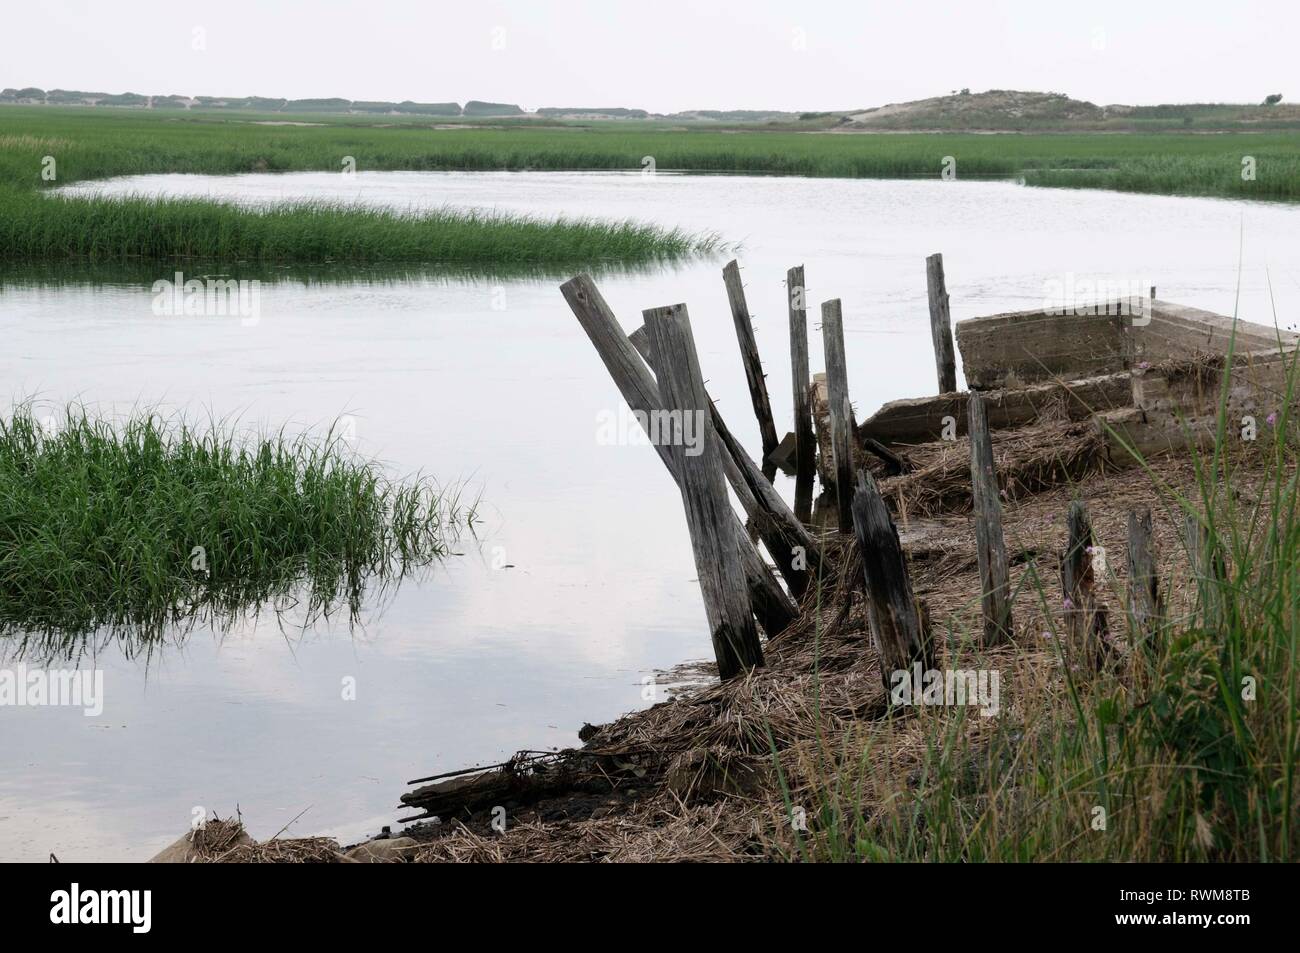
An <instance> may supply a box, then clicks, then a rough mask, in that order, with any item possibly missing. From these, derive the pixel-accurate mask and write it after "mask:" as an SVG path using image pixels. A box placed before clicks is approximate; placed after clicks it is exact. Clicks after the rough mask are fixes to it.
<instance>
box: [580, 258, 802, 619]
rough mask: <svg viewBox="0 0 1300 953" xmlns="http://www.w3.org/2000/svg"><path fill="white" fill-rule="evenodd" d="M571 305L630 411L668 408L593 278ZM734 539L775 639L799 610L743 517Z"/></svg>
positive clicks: (671, 467) (585, 280)
mask: <svg viewBox="0 0 1300 953" xmlns="http://www.w3.org/2000/svg"><path fill="white" fill-rule="evenodd" d="M560 290H561V292H562V293H563V294H564V299H565V301H567V302H568V304H569V308H570V309H571V310H572V311H573V314H574V316H575V317H576V318H577V319H578V323H579V324H580V325H582V329H583V330H584V331H585V332H586V333H587V337H588V338H590V339H591V343H592V345H593V346H594V347H595V348H596V353H597V354H598V355H599V356H600V359H601V361H602V362H603V363H604V365H605V369H606V370H608V371H609V375H610V377H611V378H613V380H614V383H615V384H616V385H617V386H618V389H619V392H620V393H621V394H622V395H623V399H624V401H626V402H627V405H628V407H629V409H631V410H632V411H633V413H636V414H638V415H639V419H641V421H642V423H643V424H644V423H645V420H646V418H647V417H648V416H649V414H650V413H651V412H652V411H661V410H662V409H663V403H662V398H661V396H660V393H659V385H658V384H657V383H656V382H655V379H654V377H652V376H651V374H650V371H649V369H648V368H647V367H646V365H645V361H643V360H642V359H641V357H640V355H638V354H637V352H636V349H635V348H633V346H632V344H631V343H630V342H629V341H628V339H627V336H626V335H625V334H624V333H623V329H622V327H621V326H620V325H619V322H618V319H617V318H616V317H615V316H614V312H613V311H611V310H610V307H609V305H608V304H606V302H605V299H604V297H602V296H601V293H600V291H599V290H598V289H597V288H596V284H595V282H593V281H592V280H591V278H590V277H589V276H588V275H578V276H577V277H575V278H572V279H570V280H569V281H567V282H565V283H564V284H563V285H561V286H560ZM655 451H656V452H657V453H658V454H659V458H660V459H661V460H662V461H663V462H664V466H666V467H667V468H668V472H669V474H671V475H672V478H673V480H674V481H678V482H680V481H679V476H678V471H677V466H676V463H675V462H674V460H673V457H672V455H671V454H670V453H668V448H667V447H662V446H659V445H657V444H656V445H655ZM731 522H732V527H731V533H732V537H733V538H734V539H735V540H736V546H737V548H738V549H739V551H740V553H741V558H742V560H743V562H744V567H745V578H746V579H747V580H748V583H749V597H750V602H751V603H752V605H753V608H754V614H755V615H756V616H757V617H758V623H759V625H761V626H762V627H763V631H764V632H766V633H767V634H768V636H769V637H771V636H775V635H777V634H778V633H780V632H781V631H783V630H784V629H785V628H786V627H787V626H788V625H789V624H790V623H791V622H793V621H794V620H795V619H796V618H797V617H798V615H799V609H798V607H797V606H795V604H794V602H793V601H792V600H791V599H790V596H789V595H788V594H787V593H786V591H785V590H784V589H782V588H781V584H780V582H778V581H777V579H776V577H775V576H773V575H772V571H771V570H770V569H769V568H768V566H767V564H766V563H765V562H764V561H763V559H762V557H761V556H759V554H758V551H757V550H756V549H754V547H753V545H751V544H750V542H749V537H748V536H747V535H746V533H745V528H744V527H743V526H742V525H741V523H740V520H739V518H737V517H736V516H735V514H734V512H733V514H732V520H731Z"/></svg>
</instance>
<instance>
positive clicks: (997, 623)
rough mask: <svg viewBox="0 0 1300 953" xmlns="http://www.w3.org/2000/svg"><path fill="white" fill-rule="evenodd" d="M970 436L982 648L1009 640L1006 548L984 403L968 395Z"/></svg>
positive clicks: (1009, 607) (1009, 621)
mask: <svg viewBox="0 0 1300 953" xmlns="http://www.w3.org/2000/svg"><path fill="white" fill-rule="evenodd" d="M967 409H968V415H969V422H968V429H969V434H970V480H971V499H972V504H973V508H974V515H975V555H976V558H977V561H978V562H979V571H980V590H981V593H982V596H981V598H982V601H983V610H984V640H983V644H984V645H986V646H988V645H997V644H998V643H1000V642H1005V641H1007V640H1009V639H1010V638H1011V635H1012V632H1011V585H1010V582H1009V578H1008V574H1007V545H1006V541H1005V540H1004V539H1003V536H1002V500H1001V498H1000V496H999V494H998V476H997V472H996V471H995V470H994V469H993V444H992V442H991V441H990V440H989V420H988V415H987V414H986V413H985V411H984V401H983V399H982V398H981V397H980V395H979V394H978V393H977V392H976V391H971V393H970V399H969V400H968V401H967Z"/></svg>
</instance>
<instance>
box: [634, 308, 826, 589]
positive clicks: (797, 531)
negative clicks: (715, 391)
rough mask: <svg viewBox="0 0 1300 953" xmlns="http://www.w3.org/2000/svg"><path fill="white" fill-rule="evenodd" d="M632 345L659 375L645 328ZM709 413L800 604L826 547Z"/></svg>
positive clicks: (735, 478) (734, 476)
mask: <svg viewBox="0 0 1300 953" xmlns="http://www.w3.org/2000/svg"><path fill="white" fill-rule="evenodd" d="M627 339H628V340H629V341H630V342H632V346H633V347H634V348H636V350H637V353H638V354H640V355H641V357H642V358H643V359H644V360H645V362H646V364H648V365H649V366H650V370H651V371H654V370H655V361H654V357H653V355H652V353H651V348H650V336H649V334H648V333H647V331H646V329H645V325H642V326H641V327H639V328H637V329H636V330H635V331H633V332H632V333H631V334H629V335H628V336H627ZM656 373H657V372H656ZM709 409H710V412H711V413H710V417H711V419H712V421H713V429H714V430H716V431H717V433H718V436H719V437H720V438H721V439H722V445H723V447H724V448H726V450H727V456H725V457H724V459H723V464H724V469H725V472H726V474H727V480H728V482H730V483H731V488H732V489H733V490H735V492H736V498H737V499H738V500H740V505H741V507H742V508H743V509H744V511H745V515H746V516H747V517H749V519H750V520H752V521H753V524H754V526H755V527H756V528H757V530H758V533H759V535H760V536H761V537H762V540H763V543H764V544H765V545H766V546H767V550H768V552H769V553H771V554H772V558H773V559H774V560H775V561H776V565H777V569H778V570H779V571H780V572H781V575H782V576H784V577H785V581H786V584H787V585H789V587H790V592H791V593H793V594H794V596H795V598H796V599H798V598H801V597H802V596H803V594H804V592H805V591H807V589H808V585H809V583H810V582H811V581H812V579H813V578H815V577H817V576H820V575H821V573H822V569H823V566H822V554H821V545H820V544H819V543H818V542H817V540H816V539H814V538H813V535H812V534H811V533H810V532H808V528H807V527H806V526H804V525H803V523H801V522H799V520H797V519H796V518H795V515H794V513H792V512H791V511H790V507H789V506H788V505H787V504H786V502H785V500H784V499H782V498H781V494H779V493H777V492H776V489H775V488H774V487H773V486H772V484H771V483H770V482H769V481H768V479H767V476H766V475H765V474H764V473H763V471H762V470H760V469H759V468H758V465H757V464H756V463H754V461H753V459H752V458H751V457H750V456H749V454H748V453H746V452H745V448H744V447H742V446H741V445H740V441H738V440H737V439H736V438H735V437H734V436H733V435H732V433H731V429H730V428H729V427H728V426H727V423H726V421H725V420H723V419H722V414H721V412H720V411H719V410H718V405H717V404H715V403H713V401H712V400H710V401H709Z"/></svg>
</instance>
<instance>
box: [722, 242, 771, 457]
mask: <svg viewBox="0 0 1300 953" xmlns="http://www.w3.org/2000/svg"><path fill="white" fill-rule="evenodd" d="M722 281H723V284H725V285H726V286H727V302H728V303H729V304H730V305H731V320H732V321H733V322H734V323H735V325H736V339H737V340H738V341H739V342H740V359H741V362H742V363H743V364H744V365H745V381H746V383H748V384H749V399H750V402H751V403H753V405H754V416H755V417H757V418H758V433H759V437H760V438H761V439H762V441H763V456H762V457H760V459H762V460H766V459H767V457H768V454H770V453H771V452H772V451H773V450H775V449H776V445H777V442H778V438H777V436H776V423H775V422H774V421H773V420H772V402H771V401H770V400H769V399H768V396H767V379H766V378H765V377H764V375H763V362H762V361H761V360H760V359H759V356H758V342H757V341H756V340H754V323H753V321H752V320H751V319H750V316H749V303H748V302H746V301H745V288H744V286H743V285H742V284H741V283H740V265H739V264H738V263H737V262H736V261H734V260H733V261H731V262H728V264H727V266H726V267H725V268H723V269H722ZM768 466H770V464H769V465H768ZM764 472H765V475H766V476H767V478H768V479H769V480H770V479H771V478H772V477H773V476H775V475H776V468H775V467H771V472H770V473H768V472H766V468H765V471H764Z"/></svg>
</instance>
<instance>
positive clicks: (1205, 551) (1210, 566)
mask: <svg viewBox="0 0 1300 953" xmlns="http://www.w3.org/2000/svg"><path fill="white" fill-rule="evenodd" d="M1184 538H1185V539H1186V542H1187V558H1188V561H1189V562H1190V563H1191V567H1192V578H1193V579H1195V580H1196V608H1197V611H1199V612H1200V614H1201V622H1202V625H1204V626H1205V627H1207V628H1208V627H1210V626H1213V625H1217V624H1219V623H1220V622H1221V621H1222V620H1221V619H1220V617H1219V616H1220V612H1219V609H1220V606H1221V604H1222V602H1223V598H1222V592H1221V591H1220V585H1221V584H1222V583H1223V581H1224V580H1225V579H1226V578H1227V575H1228V573H1227V567H1226V566H1225V564H1224V560H1223V553H1222V552H1221V551H1220V550H1219V547H1218V545H1217V543H1216V540H1215V538H1214V536H1213V535H1212V534H1211V533H1210V528H1209V527H1208V526H1206V525H1205V524H1204V523H1202V522H1201V518H1200V517H1199V516H1197V515H1196V514H1195V513H1188V514H1187V521H1186V524H1185V526H1184Z"/></svg>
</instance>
